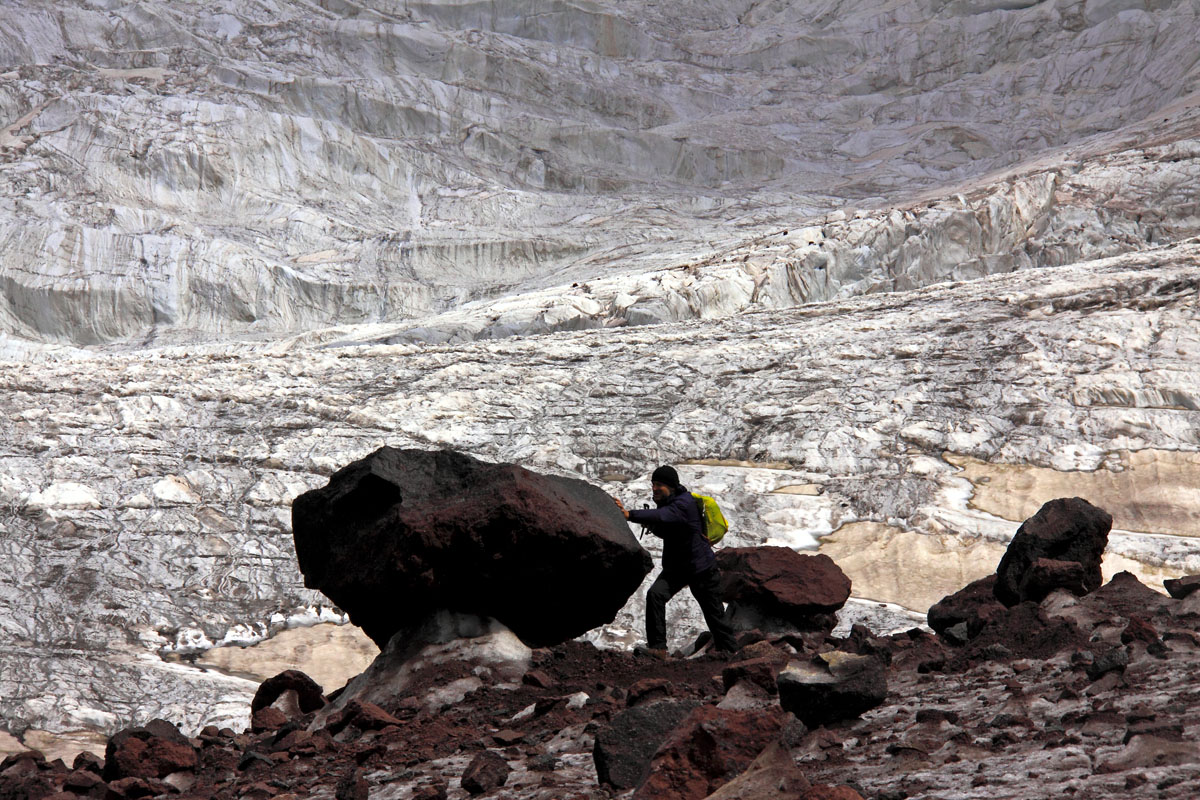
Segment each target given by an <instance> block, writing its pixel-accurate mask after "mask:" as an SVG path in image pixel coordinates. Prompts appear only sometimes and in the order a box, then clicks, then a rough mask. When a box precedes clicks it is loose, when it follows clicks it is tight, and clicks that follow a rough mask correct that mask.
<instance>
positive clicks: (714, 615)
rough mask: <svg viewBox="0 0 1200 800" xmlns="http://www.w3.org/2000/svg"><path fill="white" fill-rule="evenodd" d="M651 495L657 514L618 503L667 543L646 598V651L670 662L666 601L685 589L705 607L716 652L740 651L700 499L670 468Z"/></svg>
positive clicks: (657, 474)
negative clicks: (726, 609) (660, 565)
mask: <svg viewBox="0 0 1200 800" xmlns="http://www.w3.org/2000/svg"><path fill="white" fill-rule="evenodd" d="M650 489H651V492H652V493H653V496H654V503H655V505H656V506H657V508H646V509H634V510H632V511H630V510H628V509H626V508H625V505H624V504H623V503H622V502H621V501H620V499H618V498H615V497H614V498H613V499H614V500H616V502H617V507H618V508H620V509H621V512H622V513H623V514H624V515H625V519H627V520H629V521H630V522H635V523H637V524H638V525H643V526H645V528H646V529H647V530H649V531H650V532H651V533H652V534H654V535H655V536H657V537H659V538H660V539H662V540H663V553H662V572H660V573H659V574H658V578H656V579H655V581H654V583H653V584H652V585H651V586H650V591H648V592H647V593H646V649H647V650H648V651H649V652H650V654H651V655H653V656H655V657H657V658H665V657H666V654H667V601H668V600H670V599H671V598H672V597H674V596H675V595H676V594H678V593H679V592H680V590H682V589H683V587H685V586H686V587H688V588H689V589H691V590H692V596H693V597H695V598H696V602H698V603H699V604H700V610H701V611H702V612H703V613H704V621H705V623H707V625H708V629H709V631H711V632H712V636H713V647H714V649H716V650H719V651H725V652H732V651H734V650H736V649H737V642H736V640H735V639H734V636H733V629H732V628H731V627H730V626H729V623H728V622H726V620H725V606H724V604H723V603H722V602H721V597H720V588H719V583H720V577H721V575H720V571H719V570H718V569H717V557H716V556H715V555H714V554H713V549H712V545H710V544H709V543H708V539H707V538H706V537H705V536H704V523H703V521H702V519H701V517H700V507H699V505H698V504H697V502H696V498H695V497H693V496H692V494H691V492H689V491H688V490H687V487H685V486H682V485H680V483H679V473H678V472H676V471H675V468H674V467H671V466H665V465H664V466H661V467H659V468H658V469H656V470H654V474H653V475H651V476H650Z"/></svg>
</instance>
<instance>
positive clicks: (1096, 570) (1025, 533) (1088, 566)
mask: <svg viewBox="0 0 1200 800" xmlns="http://www.w3.org/2000/svg"><path fill="white" fill-rule="evenodd" d="M1110 530H1112V516H1111V515H1110V514H1109V513H1108V512H1106V511H1105V510H1104V509H1102V508H1097V507H1096V506H1094V505H1092V504H1091V503H1089V502H1088V501H1087V500H1084V499H1083V498H1081V497H1070V498H1065V497H1064V498H1059V499H1058V500H1051V501H1050V502H1048V503H1046V504H1045V505H1044V506H1042V507H1041V508H1040V509H1039V510H1038V512H1037V513H1036V514H1034V515H1033V516H1032V517H1030V518H1029V519H1027V520H1025V522H1023V523H1022V524H1021V527H1020V528H1018V529H1017V533H1016V535H1014V536H1013V540H1012V542H1011V543H1010V544H1009V546H1008V550H1007V551H1005V553H1004V557H1003V558H1002V559H1000V566H999V567H997V568H996V585H995V588H994V592H995V594H996V599H997V600H999V601H1000V602H1001V603H1004V605H1006V606H1010V607H1011V606H1015V605H1016V604H1017V603H1020V602H1024V601H1026V600H1032V601H1034V602H1041V600H1043V599H1044V598H1045V597H1046V595H1047V594H1049V593H1050V592H1051V591H1053V590H1055V589H1057V588H1064V589H1069V590H1071V591H1073V592H1075V593H1076V594H1086V593H1087V592H1091V591H1095V590H1096V589H1098V588H1099V587H1100V584H1101V582H1102V581H1103V577H1102V575H1101V573H1100V560H1101V558H1103V556H1104V548H1105V547H1107V546H1108V532H1109V531H1110ZM1055 562H1057V563H1055ZM1070 562H1075V563H1078V564H1079V565H1080V567H1079V568H1074V567H1072V566H1070Z"/></svg>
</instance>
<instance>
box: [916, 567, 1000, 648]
mask: <svg viewBox="0 0 1200 800" xmlns="http://www.w3.org/2000/svg"><path fill="white" fill-rule="evenodd" d="M995 586H996V576H995V575H988V576H987V577H986V578H980V579H979V580H977V581H973V582H971V583H968V584H967V585H966V586H964V587H963V588H961V589H959V590H958V591H957V592H955V593H954V594H951V595H947V596H945V597H943V598H942V599H941V600H940V601H938V602H937V603H934V604H933V605H932V606H930V607H929V613H928V615H927V618H928V620H929V627H931V628H933V630H934V631H935V632H937V633H938V634H943V635H944V634H945V633H946V631H948V630H949V629H950V628H953V627H954V626H955V625H958V624H960V623H966V626H967V631H968V633H967V635H968V638H969V637H971V636H975V635H976V634H978V633H979V630H980V628H982V627H983V626H984V625H985V624H986V623H987V621H988V620H989V619H991V618H992V617H994V616H995V615H996V614H998V613H1000V612H1003V611H1004V605H1002V604H1001V603H1000V601H999V600H997V599H996V595H995Z"/></svg>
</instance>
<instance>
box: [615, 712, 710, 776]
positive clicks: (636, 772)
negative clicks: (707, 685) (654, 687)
mask: <svg viewBox="0 0 1200 800" xmlns="http://www.w3.org/2000/svg"><path fill="white" fill-rule="evenodd" d="M696 706H697V703H696V702H695V701H694V700H661V701H659V702H656V703H648V704H643V705H638V706H635V707H633V708H630V709H627V710H625V711H622V712H621V713H620V714H617V715H616V716H615V717H613V718H612V721H611V722H610V723H609V724H608V725H607V726H606V727H603V728H601V729H600V730H599V731H597V733H596V741H595V743H594V744H593V746H592V759H593V760H594V761H595V763H596V779H597V780H598V781H599V782H600V783H601V784H602V785H604V786H611V787H612V788H614V789H617V790H622V791H623V790H625V789H632V788H634V787H635V786H638V785H639V784H641V782H642V781H643V780H645V779H646V774H647V773H648V772H649V770H650V759H651V758H653V757H654V753H655V752H656V751H657V750H658V748H659V747H660V746H662V743H663V742H664V741H665V740H666V738H667V735H668V734H670V733H671V731H672V730H674V729H675V726H676V725H678V724H679V723H680V722H682V721H683V718H684V717H686V716H687V715H688V714H690V713H691V712H692V710H693V709H695V708H696Z"/></svg>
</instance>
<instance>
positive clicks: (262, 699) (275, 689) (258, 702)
mask: <svg viewBox="0 0 1200 800" xmlns="http://www.w3.org/2000/svg"><path fill="white" fill-rule="evenodd" d="M286 692H295V693H296V704H297V706H298V708H299V710H300V713H302V714H307V713H308V712H310V711H316V710H317V709H319V708H321V707H322V706H324V705H325V696H324V695H323V694H322V693H321V685H320V684H319V683H317V682H316V681H314V680H313V679H312V678H310V677H308V676H307V675H305V674H304V673H303V672H301V671H300V670H298V669H285V670H284V671H283V672H281V673H279V674H278V675H276V676H275V677H273V678H267V679H266V680H265V681H263V682H262V683H261V684H259V687H258V691H257V692H255V693H254V699H253V700H251V701H250V711H251V712H254V711H258V710H260V709H263V708H267V707H268V706H270V705H271V704H272V703H274V702H275V701H276V700H278V699H279V696H280V695H282V694H284V693H286Z"/></svg>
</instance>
